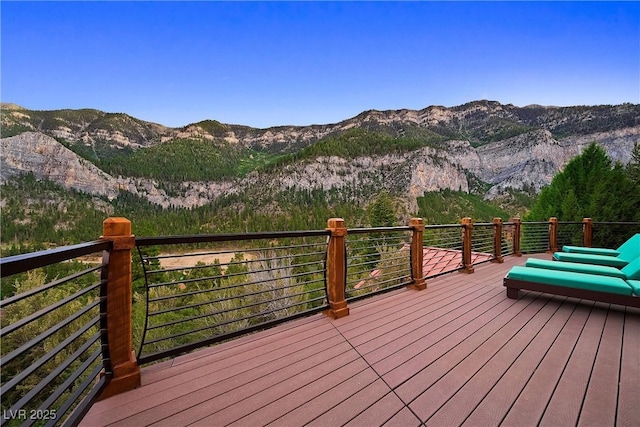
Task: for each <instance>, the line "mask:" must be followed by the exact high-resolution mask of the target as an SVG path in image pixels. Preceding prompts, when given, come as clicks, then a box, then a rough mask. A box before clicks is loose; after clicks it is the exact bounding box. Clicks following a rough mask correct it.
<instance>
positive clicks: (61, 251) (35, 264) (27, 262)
mask: <svg viewBox="0 0 640 427" xmlns="http://www.w3.org/2000/svg"><path fill="white" fill-rule="evenodd" d="M111 246H112V242H111V241H109V240H94V241H92V242H85V243H79V244H77V245H71V246H61V247H59V248H53V249H47V250H44V251H38V252H31V253H27V254H21V255H13V256H9V257H4V258H0V277H7V276H12V275H14V274H18V273H24V272H25V271H29V270H33V269H34V268H39V267H44V266H47V265H51V264H55V263H58V262H61V261H68V260H70V259H73V258H77V257H80V256H83V255H89V254H93V253H96V252H99V251H104V250H109V249H111Z"/></svg>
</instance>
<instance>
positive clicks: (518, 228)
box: [511, 217, 522, 256]
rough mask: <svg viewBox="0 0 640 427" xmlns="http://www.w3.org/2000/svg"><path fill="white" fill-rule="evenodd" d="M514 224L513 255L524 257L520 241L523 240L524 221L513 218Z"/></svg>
mask: <svg viewBox="0 0 640 427" xmlns="http://www.w3.org/2000/svg"><path fill="white" fill-rule="evenodd" d="M511 222H513V255H515V256H522V250H521V249H520V241H521V240H522V220H521V219H520V218H518V217H516V218H511Z"/></svg>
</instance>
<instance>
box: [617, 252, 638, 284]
mask: <svg viewBox="0 0 640 427" xmlns="http://www.w3.org/2000/svg"><path fill="white" fill-rule="evenodd" d="M620 271H621V272H623V273H624V275H625V276H626V279H627V280H629V279H632V280H640V257H638V258H636V259H634V260H633V261H631V262H630V263H629V264H627V265H625V266H624V267H622V269H621V270H620Z"/></svg>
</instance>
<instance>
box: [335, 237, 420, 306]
mask: <svg viewBox="0 0 640 427" xmlns="http://www.w3.org/2000/svg"><path fill="white" fill-rule="evenodd" d="M345 243H346V280H345V296H346V300H347V301H353V300H357V299H360V298H363V297H366V296H369V295H371V294H376V293H380V292H384V291H389V290H392V289H397V288H399V287H404V286H407V285H410V284H411V283H412V277H411V251H410V243H411V228H410V227H384V228H382V227H381V228H374V229H366V228H361V229H349V230H347V238H346V240H345Z"/></svg>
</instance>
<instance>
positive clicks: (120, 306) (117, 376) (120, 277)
mask: <svg viewBox="0 0 640 427" xmlns="http://www.w3.org/2000/svg"><path fill="white" fill-rule="evenodd" d="M101 239H106V240H111V241H112V242H113V249H112V250H111V251H110V252H109V253H105V255H104V257H108V263H109V276H108V282H107V339H108V340H109V355H110V358H111V367H112V369H113V378H112V379H111V381H110V382H109V384H108V385H107V386H106V388H105V389H104V391H103V392H102V394H101V395H100V398H101V399H104V398H106V397H109V396H112V395H114V394H118V393H122V392H124V391H127V390H131V389H133V388H136V387H139V386H140V367H139V366H138V362H137V361H136V355H135V352H134V351H133V344H132V316H131V314H132V313H131V250H132V249H133V248H134V246H135V237H134V235H133V234H131V221H129V220H128V219H126V218H107V219H106V220H105V221H104V222H103V223H102V236H101Z"/></svg>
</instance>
